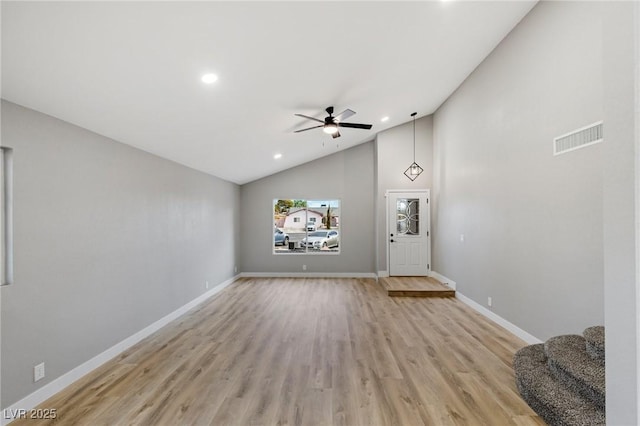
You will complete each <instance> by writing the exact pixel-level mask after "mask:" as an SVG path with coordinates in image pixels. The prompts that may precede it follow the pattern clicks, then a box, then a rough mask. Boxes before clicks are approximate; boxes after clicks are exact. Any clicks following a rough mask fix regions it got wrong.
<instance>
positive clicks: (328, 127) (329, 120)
mask: <svg viewBox="0 0 640 426" xmlns="http://www.w3.org/2000/svg"><path fill="white" fill-rule="evenodd" d="M325 111H327V114H329V116H328V117H325V119H324V120H320V119H319V118H315V117H309V116H308V115H304V114H294V115H296V116H297V117H302V118H306V119H307V120H313V121H317V122H318V123H322V124H319V125H317V126H313V127H307V128H306V129H300V130H296V131H294V133H300V132H306V131H307V130H311V129H319V128H320V127H322V131H323V132H325V133H327V134H329V135H331V136H332V137H333V138H334V139H335V138H339V137H340V132H339V131H338V128H339V127H348V128H351V129H364V130H369V129H371V128H372V127H373V126H372V125H371V124H360V123H345V122H343V121H342V120H345V119H347V118H349V117H351V116H352V115H354V114H355V113H356V112H355V111H352V110H350V109H348V108H347V109H345V110H344V111H342V112H341V113H340V114H338V115H336V116H335V117H334V116H333V107H332V106H330V107H328V108H327V109H325Z"/></svg>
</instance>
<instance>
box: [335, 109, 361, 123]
mask: <svg viewBox="0 0 640 426" xmlns="http://www.w3.org/2000/svg"><path fill="white" fill-rule="evenodd" d="M355 113H356V112H355V111H353V110H351V109H349V108H347V109H345V110H344V111H342V112H341V113H340V114H338V115H336V116H335V117H334V118H335V120H336V121H342V120H346V119H347V118H349V117H351V116H352V115H354V114H355Z"/></svg>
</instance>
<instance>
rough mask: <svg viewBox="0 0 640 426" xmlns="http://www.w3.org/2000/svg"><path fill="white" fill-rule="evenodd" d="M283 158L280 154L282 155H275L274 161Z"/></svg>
mask: <svg viewBox="0 0 640 426" xmlns="http://www.w3.org/2000/svg"><path fill="white" fill-rule="evenodd" d="M281 158H282V154H280V153H278V154H275V155H274V156H273V159H274V160H279V159H281Z"/></svg>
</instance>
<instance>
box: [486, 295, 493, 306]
mask: <svg viewBox="0 0 640 426" xmlns="http://www.w3.org/2000/svg"><path fill="white" fill-rule="evenodd" d="M492 305H493V299H492V298H491V296H489V297H487V306H489V307H491V306H492Z"/></svg>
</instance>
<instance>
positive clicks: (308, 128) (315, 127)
mask: <svg viewBox="0 0 640 426" xmlns="http://www.w3.org/2000/svg"><path fill="white" fill-rule="evenodd" d="M318 127H324V125H322V126H313V127H307V128H306V129H300V130H294V131H293V133H300V132H304V131H306V130H311V129H317V128H318Z"/></svg>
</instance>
